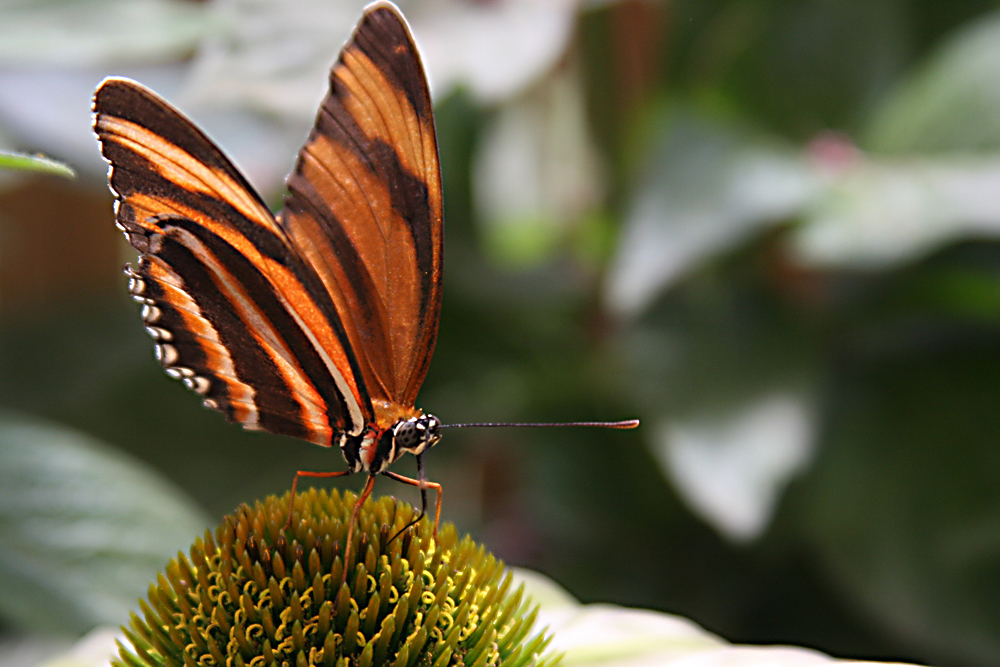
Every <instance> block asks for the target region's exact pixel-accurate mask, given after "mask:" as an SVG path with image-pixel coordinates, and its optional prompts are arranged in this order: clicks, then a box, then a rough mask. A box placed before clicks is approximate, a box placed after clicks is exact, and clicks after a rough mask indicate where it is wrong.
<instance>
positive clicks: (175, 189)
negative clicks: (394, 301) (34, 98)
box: [94, 78, 372, 445]
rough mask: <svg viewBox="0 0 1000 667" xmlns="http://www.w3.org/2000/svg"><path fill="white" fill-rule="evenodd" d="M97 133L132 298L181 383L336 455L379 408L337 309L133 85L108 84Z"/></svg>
mask: <svg viewBox="0 0 1000 667" xmlns="http://www.w3.org/2000/svg"><path fill="white" fill-rule="evenodd" d="M94 111H95V122H94V127H95V131H96V132H97V134H98V138H99V140H100V143H101V150H102V153H103V154H104V157H105V159H106V160H107V161H108V162H109V163H110V164H111V169H110V172H109V180H110V184H111V188H112V191H113V192H114V193H115V195H116V200H117V203H116V217H117V222H118V225H119V227H120V228H121V229H122V230H123V231H124V232H125V234H126V237H127V238H128V240H129V242H130V243H131V244H132V246H133V247H135V248H136V250H138V251H139V253H140V259H139V262H138V264H137V265H136V266H135V267H134V268H130V269H129V270H128V271H129V273H130V277H131V284H132V293H133V296H134V298H136V300H138V301H140V302H141V303H142V304H143V318H144V320H145V321H146V325H147V328H148V330H149V331H150V333H151V334H152V335H153V337H154V338H155V339H157V355H158V357H159V358H160V361H161V363H162V364H163V365H164V366H165V367H166V368H167V371H168V373H170V374H171V375H173V376H175V377H178V378H179V379H182V380H183V381H184V382H185V383H186V384H187V385H188V386H189V387H190V388H192V389H194V390H195V391H197V392H199V393H201V394H202V395H203V396H205V403H206V405H208V406H209V407H213V408H216V409H218V410H220V411H221V412H223V413H224V414H225V415H226V416H227V417H228V418H229V419H231V420H233V421H236V422H238V423H241V424H243V425H244V426H245V427H247V428H250V429H263V430H267V431H271V432H274V433H281V434H286V435H292V436H296V437H300V438H304V439H306V440H310V441H312V442H316V443H317V444H323V445H330V444H332V443H331V439H332V438H333V437H334V435H335V434H336V433H338V432H346V433H349V434H356V433H359V432H361V430H362V429H363V428H364V426H365V424H366V423H369V422H370V421H371V418H372V413H371V403H370V399H369V398H368V394H367V392H366V389H365V386H364V381H363V379H362V377H361V374H360V371H359V367H358V364H357V361H356V359H355V357H354V353H353V350H352V349H351V346H350V341H349V338H348V336H347V335H346V333H345V331H344V326H343V324H342V323H341V321H340V319H339V317H338V314H337V309H336V308H335V306H334V304H333V301H332V300H331V297H330V294H329V293H328V292H327V289H326V288H325V287H324V284H323V282H322V281H321V280H320V278H319V276H317V275H316V273H315V271H314V270H312V269H311V267H310V265H309V263H308V262H306V261H304V260H303V259H302V258H301V257H300V256H299V253H298V251H297V250H296V249H295V247H294V245H293V244H291V243H290V242H289V240H288V238H287V235H286V232H285V231H284V229H283V228H282V227H281V226H280V225H278V223H277V222H276V220H275V219H274V217H273V216H272V215H271V213H270V212H269V211H268V209H267V207H266V206H265V205H264V203H263V202H262V201H261V199H260V197H259V196H258V195H257V194H256V193H255V192H254V191H253V189H252V188H250V186H249V185H248V184H247V182H246V180H245V179H244V178H243V177H242V176H241V175H240V174H239V172H238V171H237V170H236V169H235V167H233V165H232V164H231V162H230V161H229V160H228V159H226V157H225V156H224V155H223V154H222V152H221V151H220V150H219V149H218V148H217V147H216V146H215V145H214V144H213V143H212V142H211V141H210V140H209V139H208V138H207V137H205V135H204V134H203V133H201V132H200V131H199V130H198V129H197V128H196V127H195V126H194V125H193V124H192V123H191V122H190V121H189V120H187V119H186V118H185V117H184V116H182V115H181V114H180V113H179V112H177V111H176V110H175V109H173V107H171V106H170V105H169V104H167V102H165V101H164V100H162V99H161V98H159V97H158V96H156V95H155V94H154V93H152V92H151V91H149V90H148V89H146V88H145V87H143V86H141V85H140V84H138V83H135V82H134V81H130V80H127V79H120V78H111V79H107V80H106V81H105V82H104V83H102V84H101V86H100V87H99V88H98V90H97V92H96V94H95V97H94Z"/></svg>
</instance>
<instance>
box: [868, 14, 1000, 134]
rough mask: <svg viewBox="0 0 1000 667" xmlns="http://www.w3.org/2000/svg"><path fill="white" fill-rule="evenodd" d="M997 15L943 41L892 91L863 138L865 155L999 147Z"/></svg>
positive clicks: (999, 19)
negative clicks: (870, 151)
mask: <svg viewBox="0 0 1000 667" xmlns="http://www.w3.org/2000/svg"><path fill="white" fill-rule="evenodd" d="M998 108H1000V12H993V13H992V14H985V15H983V16H982V17H980V18H978V19H977V20H975V21H973V22H971V23H970V24H969V25H968V26H967V27H965V28H964V29H962V30H960V31H958V32H957V33H956V34H955V35H954V36H953V37H951V39H949V40H947V41H946V42H944V43H943V44H942V45H941V46H940V47H938V48H937V49H936V50H935V52H934V53H932V54H931V55H930V57H929V58H928V59H927V60H926V62H924V64H923V65H922V66H921V67H920V68H918V69H916V70H914V71H913V72H911V73H909V74H908V75H907V76H906V77H905V78H904V79H903V81H902V83H900V84H899V85H898V86H896V88H895V90H894V91H893V92H892V93H891V94H890V95H888V96H886V99H885V100H884V101H883V103H882V105H881V106H880V108H879V109H878V110H877V111H876V112H875V113H874V115H873V116H872V118H871V121H870V123H869V125H868V129H867V131H866V132H865V133H864V137H865V141H864V146H865V148H866V149H868V150H872V151H879V152H890V153H904V152H908V153H940V152H942V151H981V150H983V149H997V148H1000V114H998V113H997V109H998Z"/></svg>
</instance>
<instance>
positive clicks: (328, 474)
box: [285, 470, 351, 530]
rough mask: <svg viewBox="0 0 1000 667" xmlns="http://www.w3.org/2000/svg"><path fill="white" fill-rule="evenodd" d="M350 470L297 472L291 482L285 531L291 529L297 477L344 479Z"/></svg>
mask: <svg viewBox="0 0 1000 667" xmlns="http://www.w3.org/2000/svg"><path fill="white" fill-rule="evenodd" d="M350 474H351V471H350V470H337V471H334V472H313V471H312V470H299V471H298V472H296V473H295V479H293V480H292V495H291V497H290V498H289V499H288V522H287V523H285V530H288V529H289V528H291V527H292V511H293V510H294V509H295V487H297V486H298V485H299V477H344V476H345V475H350Z"/></svg>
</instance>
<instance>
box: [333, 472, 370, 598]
mask: <svg viewBox="0 0 1000 667" xmlns="http://www.w3.org/2000/svg"><path fill="white" fill-rule="evenodd" d="M373 488H375V475H368V482H367V483H366V484H365V488H364V490H363V491H362V492H361V495H360V496H358V499H357V500H355V501H354V509H352V510H351V518H350V519H349V520H348V524H347V544H345V545H344V576H343V577H341V578H340V585H341V586H343V585H344V582H345V581H347V568H348V565H349V563H348V559H349V558H350V556H351V542H352V541H353V538H354V522H355V521H357V520H358V512H360V511H361V506H362V505H364V504H365V501H366V500H368V496H370V495H371V494H372V489H373Z"/></svg>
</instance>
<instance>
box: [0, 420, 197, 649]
mask: <svg viewBox="0 0 1000 667" xmlns="http://www.w3.org/2000/svg"><path fill="white" fill-rule="evenodd" d="M207 525H208V520H207V519H206V517H205V516H204V515H203V514H202V513H201V512H200V511H199V510H198V509H197V508H196V507H195V506H194V505H193V504H192V503H191V502H190V501H189V500H188V499H187V498H186V497H185V496H184V495H183V494H182V493H181V492H180V491H179V490H177V489H176V488H174V487H173V486H172V485H170V484H169V483H167V482H166V481H165V480H163V479H162V478H160V477H159V476H157V475H156V474H155V473H154V472H152V471H151V470H149V469H148V468H146V467H145V466H143V465H141V464H139V463H138V462H136V461H134V460H132V459H130V458H128V457H126V456H124V455H122V454H120V453H117V452H115V451H113V450H111V449H109V448H108V447H107V446H105V445H103V444H101V443H99V442H97V441H95V440H93V439H91V438H89V437H87V436H85V435H83V434H81V433H77V432H75V431H71V430H69V429H66V428H64V427H60V426H58V425H55V424H52V423H48V422H44V421H40V420H36V419H32V418H28V417H23V416H19V415H15V414H12V413H9V412H2V413H0V613H2V615H3V616H4V617H5V618H7V619H9V620H10V621H12V622H14V623H16V624H17V625H20V626H23V627H30V628H32V629H33V630H35V631H47V632H56V633H79V632H82V631H84V630H87V629H89V628H91V627H93V626H94V625H97V624H101V623H111V624H115V623H120V622H122V621H123V620H124V619H126V618H127V615H128V611H129V610H130V609H133V608H135V607H136V604H137V600H138V598H139V596H140V595H142V593H143V592H144V591H145V588H146V585H147V584H148V583H149V582H150V581H151V580H152V578H153V577H154V576H155V575H156V572H157V571H158V570H159V569H161V568H162V567H163V564H164V563H165V561H166V560H167V559H168V558H169V557H170V556H171V555H172V554H173V553H174V552H176V550H177V549H180V548H184V547H186V546H187V545H188V544H190V542H191V540H192V538H193V537H195V536H196V535H198V534H199V533H200V532H201V531H202V530H204V529H205V527H206V526H207Z"/></svg>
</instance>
